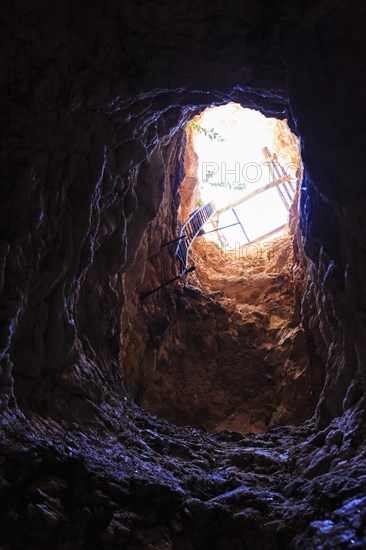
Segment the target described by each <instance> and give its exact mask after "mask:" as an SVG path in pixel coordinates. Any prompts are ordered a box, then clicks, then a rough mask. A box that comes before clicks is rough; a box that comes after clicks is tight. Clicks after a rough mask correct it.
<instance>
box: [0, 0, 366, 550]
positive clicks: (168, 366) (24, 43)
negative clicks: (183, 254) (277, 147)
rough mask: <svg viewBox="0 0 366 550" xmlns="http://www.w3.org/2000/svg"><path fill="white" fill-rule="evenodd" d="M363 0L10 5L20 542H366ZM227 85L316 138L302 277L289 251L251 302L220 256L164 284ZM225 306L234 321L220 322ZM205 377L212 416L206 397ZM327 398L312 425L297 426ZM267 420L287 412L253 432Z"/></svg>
mask: <svg viewBox="0 0 366 550" xmlns="http://www.w3.org/2000/svg"><path fill="white" fill-rule="evenodd" d="M364 9H365V8H364V5H363V3H361V2H357V1H356V2H352V3H345V2H338V1H332V0H331V1H330V2H320V3H314V2H307V3H302V4H301V5H299V6H294V5H293V3H291V2H281V3H277V2H275V3H274V4H273V3H272V4H271V5H269V4H268V3H265V2H262V1H254V2H250V3H244V4H241V3H235V4H233V5H232V6H230V7H229V6H228V5H227V3H225V4H224V3H222V2H221V1H216V0H214V1H213V2H205V1H204V2H202V3H201V4H199V5H198V4H197V3H194V4H193V3H192V5H191V3H189V2H188V3H185V4H184V5H183V4H172V3H171V4H169V5H168V4H167V5H158V4H154V3H148V2H145V1H144V0H143V1H142V2H139V3H137V2H130V1H125V2H116V3H107V4H105V3H104V4H103V3H100V4H98V5H97V6H94V5H90V4H88V5H85V6H82V5H81V4H80V3H75V2H68V1H66V2H63V3H59V4H58V5H55V4H51V3H47V2H45V1H44V0H41V1H40V2H37V3H25V2H22V1H21V0H19V1H15V2H13V3H12V4H11V6H10V5H9V6H6V7H4V9H3V15H4V19H3V23H2V27H1V28H2V33H1V41H2V48H1V69H2V70H1V77H0V93H1V103H0V105H1V107H0V108H1V121H2V123H1V145H2V157H1V162H0V170H1V186H0V296H1V307H0V410H1V419H0V495H1V499H0V511H1V514H0V546H1V547H2V548H4V549H6V550H8V549H9V550H10V549H15V550H18V549H24V548H26V549H30V550H33V549H34V550H36V549H37V550H38V549H43V548H44V549H46V548H50V547H52V548H55V549H57V550H65V549H77V548H95V549H100V548H102V549H106V550H107V549H110V548H127V549H129V550H136V549H140V548H150V549H153V548H155V549H156V548H159V549H161V550H163V549H174V550H180V549H194V550H196V549H204V548H213V549H217V550H219V549H227V548H235V549H236V548H237V549H243V550H244V549H246V548H268V549H271V548H273V549H275V548H324V549H325V548H351V547H352V548H354V547H356V548H357V547H358V548H363V547H364V546H365V545H366V541H365V536H364V533H365V476H364V460H365V447H364V444H365V403H364V377H365V356H366V349H365V345H366V344H365V342H366V338H365V334H366V320H365V314H364V313H365V293H366V289H365V281H366V277H365V265H366V256H365V218H364V211H365V202H366V200H365V190H364V186H363V181H364V178H363V174H362V168H363V165H362V163H361V162H360V159H362V158H363V155H364V145H365V144H364V139H363V137H364V118H363V115H364V100H363V84H364V71H363V64H362V59H363V56H362V53H363V49H364V39H363V36H364V32H363V20H364ZM228 101H235V102H237V103H240V104H241V105H243V106H245V107H253V108H256V109H258V110H261V111H262V112H263V113H264V114H266V115H270V116H276V117H278V118H287V119H288V120H289V121H290V125H291V127H292V128H293V129H294V131H295V132H296V133H297V135H298V136H299V138H300V141H301V145H302V158H303V162H304V179H303V182H302V187H301V192H300V207H299V223H298V225H297V227H296V228H293V235H294V237H293V242H292V243H290V245H289V241H287V245H286V247H288V254H286V256H285V260H284V261H285V262H286V266H288V268H287V267H286V270H285V271H284V274H285V277H284V278H283V279H280V278H279V277H278V266H277V267H276V262H277V260H278V261H280V260H279V257H278V255H277V256H275V262H274V263H273V262H272V259H271V260H268V259H265V260H263V261H264V264H263V266H262V267H261V268H263V267H264V269H265V271H264V272H262V273H261V274H258V273H256V272H255V269H256V267H255V266H251V267H250V270H251V271H250V274H251V276H252V277H253V278H254V279H255V280H256V286H255V289H256V293H257V296H256V297H255V298H254V296H253V295H252V294H251V292H252V290H251V289H248V291H247V292H245V293H244V294H241V296H244V297H242V298H240V299H239V298H238V295H237V293H236V286H237V285H236V281H235V277H234V275H233V278H232V280H231V283H230V285H228V286H226V287H225V288H226V290H225V292H228V295H227V297H225V296H223V295H222V294H221V292H222V291H221V290H220V285H221V284H222V273H221V272H220V270H218V272H217V274H216V275H215V280H213V278H212V276H211V274H210V277H209V274H208V273H205V272H204V270H203V269H202V270H201V271H200V272H198V273H197V278H196V279H194V276H192V278H191V279H190V281H189V284H187V285H185V286H184V285H182V284H175V285H174V286H173V287H171V289H169V290H166V291H164V292H161V293H160V294H159V295H158V294H156V295H154V296H152V297H151V298H149V299H148V300H146V301H145V302H144V303H141V301H140V294H141V292H143V291H147V290H149V289H150V288H152V287H154V286H157V285H158V284H159V283H161V281H164V280H166V279H168V278H170V277H171V276H172V275H174V274H175V273H176V271H175V270H176V264H175V261H174V258H173V256H172V253H171V249H169V248H164V249H163V251H162V252H161V251H160V245H161V243H162V242H164V241H166V240H169V239H170V238H172V237H173V236H175V235H176V233H177V228H178V208H179V200H180V199H179V193H178V192H179V188H180V186H181V183H182V181H183V179H184V152H185V145H186V138H185V133H184V127H185V124H186V122H187V121H188V120H189V119H191V118H192V117H193V116H194V115H197V114H198V113H200V112H201V111H202V110H203V109H205V108H206V107H207V106H209V105H220V104H224V103H227V102H228ZM292 247H293V248H292ZM197 253H198V251H197ZM292 256H294V262H293V261H292ZM290 266H294V268H293V269H294V270H293V276H291V277H289V276H288V273H291V272H289V271H288V269H290ZM223 269H230V268H229V267H228V266H227V265H224V264H223V265H222V270H223ZM276 269H277V271H276ZM291 269H292V267H291ZM243 282H244V281H243V279H241V281H240V284H241V286H242V285H243ZM273 295H274V296H276V298H277V302H273V301H271V299H270V298H271V296H273ZM259 298H261V300H260V306H259V305H258V303H259V302H258V300H259ZM234 300H236V303H234ZM240 300H241V301H240ZM255 310H257V312H256V313H255ZM254 315H255V319H254V320H253V316H254ZM203 317H205V322H206V323H207V326H208V327H210V330H209V331H208V332H207V333H205V334H204V338H201V339H199V340H197V341H195V340H194V339H193V338H192V334H197V333H198V328H199V325H200V323H201V321H202V319H203ZM182 319H183V320H184V322H183V323H182V322H181V320H182ZM178 321H179V322H178ZM193 329H194V330H193ZM215 334H222V335H224V339H223V341H220V340H219V339H217V338H216V339H215V338H213V335H215ZM263 334H266V337H265V338H264V337H263ZM248 337H250V339H251V341H253V342H255V348H254V349H251V350H249V349H248V348H246V351H245V353H246V355H245V357H246V360H245V362H244V366H245V369H246V368H247V365H249V364H251V365H252V366H253V367H254V366H255V367H256V370H254V368H253V369H252V368H251V369H250V371H249V370H245V373H246V380H247V381H248V384H247V388H249V386H250V388H251V390H250V393H242V389H243V386H242V385H241V384H240V383H237V382H238V379H237V378H236V377H237V376H238V373H239V371H240V372H241V370H240V369H238V368H237V366H238V365H239V363H240V364H241V365H242V364H243V361H242V357H243V355H241V356H240V359H239V358H238V354H239V349H238V345H240V343H241V342H247V339H248ZM146 338H147V340H146ZM188 341H190V342H191V345H190V349H188V347H187V343H188ZM265 341H266V342H268V343H269V348H268V349H263V342H265ZM230 342H232V344H233V345H232V346H230V345H229V344H230ZM220 346H222V347H223V349H224V351H225V353H226V355H227V357H228V363H227V364H226V365H224V366H223V368H219V365H217V364H215V357H214V354H215V353H216V351H217V350H218V349H219V347H220ZM246 346H247V344H245V346H244V347H246ZM261 346H262V348H261ZM210 350H213V352H212V351H210ZM240 353H241V354H242V353H243V352H242V350H241V351H240ZM173 357H176V358H177V361H176V362H172V358H173ZM266 357H267V359H266ZM190 358H192V360H190ZM178 359H179V361H178ZM266 361H267V365H270V368H271V369H272V371H273V377H272V379H266V373H267V369H264V365H266ZM194 362H196V364H194ZM235 362H236V367H235V369H234V370H232V369H231V367H232V365H233V364H234V365H235ZM121 365H122V367H123V372H124V377H125V380H126V385H127V387H128V390H129V391H126V389H125V386H124V380H123V378H122V369H121ZM154 366H156V368H155V367H154ZM179 368H182V369H183V370H184V372H183V374H184V375H185V378H184V381H182V384H181V387H179V386H177V383H176V382H175V381H176V380H178V379H179V376H182V374H181V372H180V371H179ZM205 368H207V369H211V373H213V375H214V377H216V379H217V377H219V376H221V380H220V384H215V385H214V386H215V387H214V388H213V382H212V376H210V377H209V376H207V373H206V372H205ZM197 370H199V372H200V373H201V375H202V384H201V386H200V387H199V389H198V388H196V393H197V392H198V393H197V395H198V397H199V398H201V399H203V396H204V397H205V410H204V411H203V410H202V411H200V410H198V408H199V407H198V405H197V404H196V402H195V401H194V399H193V398H194V394H193V395H192V393H193V391H194V389H195V388H194V387H192V385H191V382H190V380H191V374H193V373H194V374H195V375H197ZM254 372H256V373H257V374H256V376H255V375H254ZM172 374H174V376H175V378H174V377H172ZM162 381H163V383H162ZM186 381H187V383H186ZM228 381H230V383H229V382H228ZM183 382H184V384H183ZM174 385H175V387H174ZM302 388H303V391H301V390H302ZM213 389H215V393H213V392H212V390H213ZM218 390H219V392H220V401H219V404H221V403H223V402H224V400H223V397H225V395H224V394H225V392H226V394H227V397H225V399H226V401H228V400H229V398H230V397H231V396H232V398H233V399H234V398H235V400H236V402H237V408H236V412H235V415H236V416H235V415H234V416H233V417H232V418H230V419H229V420H228V418H229V416H228V415H230V411H229V410H226V409H225V410H224V411H222V414H221V411H220V415H217V405H218V402H217V398H218V397H217V396H218V395H219V394H218V393H217V391H218ZM234 390H235V391H234ZM173 391H176V394H175V395H174V394H173ZM164 392H165V393H164ZM184 392H186V393H184ZM199 392H201V394H200V393H199ZM208 392H211V397H210V398H208ZM131 394H133V395H134V396H135V399H136V401H137V402H141V403H143V404H145V405H146V406H148V407H150V405H149V403H150V404H151V403H153V402H154V403H155V404H156V403H157V399H159V401H160V404H159V407H160V409H159V410H156V409H155V410H156V412H159V414H164V415H165V416H166V417H167V418H171V419H172V420H174V422H177V423H178V422H179V423H184V422H186V423H187V422H188V423H189V422H190V421H191V420H192V423H193V422H195V423H196V425H200V426H205V427H207V428H209V429H216V430H220V429H221V428H222V427H224V426H225V428H226V430H224V431H218V432H217V433H215V434H208V433H205V432H203V431H200V430H198V429H195V428H193V427H187V428H183V427H177V426H175V425H174V424H171V423H169V422H167V421H165V420H161V419H157V418H156V417H154V416H152V415H151V414H149V413H148V412H146V411H145V410H143V409H141V408H140V407H139V406H137V405H136V404H135V403H134V402H133V400H132V399H131V397H130V396H131ZM274 395H276V397H274ZM318 396H319V398H318ZM290 397H291V398H290ZM246 399H248V400H252V401H251V403H250V405H251V406H250V407H249V406H248V407H247V408H245V407H244V408H243V409H242V410H241V409H240V407H239V403H240V402H241V400H244V401H245V400H246ZM267 399H268V400H269V401H270V403H269V404H268V406H267V407H265V401H266V400H267ZM144 400H145V401H144ZM188 400H189V402H190V407H187V402H188ZM197 402H198V401H197ZM170 404H171V405H172V406H173V405H174V406H175V409H174V410H173V409H172V407H171V406H170ZM178 405H179V406H178ZM181 405H182V407H183V406H184V408H185V410H184V418H183V408H182V407H180V406H181ZM154 406H155V405H154ZM315 406H316V410H315V414H314V416H313V417H312V419H311V420H308V421H307V422H305V423H304V424H302V425H301V426H297V427H294V426H282V427H281V426H279V425H280V424H282V423H283V422H286V423H291V424H299V423H301V422H302V421H303V420H304V419H305V418H309V417H310V416H311V414H312V410H313V408H314V407H315ZM197 407H198V408H197ZM253 407H257V411H258V414H257V415H256V416H255V415H254V417H252V416H250V415H251V413H250V412H249V409H250V411H253ZM189 408H190V409H191V413H192V414H191V416H190V417H187V416H186V414H187V410H188V409H189ZM197 418H200V420H199V422H196V419H197ZM184 419H186V420H184ZM224 421H225V424H222V422H224ZM243 425H244V426H246V427H247V428H244V430H245V429H251V430H256V431H261V430H263V431H264V430H265V429H266V428H268V427H270V428H271V427H272V429H270V430H269V431H268V432H267V433H264V434H258V433H257V434H247V435H243V434H242V433H239V431H237V430H239V429H240V431H241V429H242V428H241V427H242V426H243ZM273 426H277V427H273ZM233 429H234V430H235V431H232V430H233Z"/></svg>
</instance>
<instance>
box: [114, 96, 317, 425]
mask: <svg viewBox="0 0 366 550" xmlns="http://www.w3.org/2000/svg"><path fill="white" fill-rule="evenodd" d="M233 129H234V132H232V130H233ZM245 130H246V132H245ZM230 131H231V133H232V135H231V136H230ZM243 132H244V134H245V133H246V139H243ZM254 132H255V133H256V136H255V139H254V136H253V133H254ZM235 142H237V143H236V147H234V145H235ZM184 143H185V150H184V167H185V175H184V177H182V178H181V179H180V181H179V188H178V191H179V197H180V199H179V208H178V211H177V219H178V223H177V221H174V220H172V227H174V223H175V224H176V230H175V233H174V229H173V231H172V232H171V233H169V234H167V237H163V236H162V241H161V242H164V241H168V242H169V239H172V238H173V241H174V238H176V236H177V234H178V231H179V229H180V227H182V225H183V224H184V222H185V221H186V220H187V219H188V218H189V217H190V215H191V214H192V212H194V211H197V209H199V208H201V207H202V205H203V204H204V203H206V202H209V201H215V203H216V207H217V208H218V209H219V210H220V209H225V208H226V207H227V206H228V205H229V207H230V204H231V203H233V202H234V203H235V201H236V200H237V199H238V197H239V198H240V199H241V198H243V196H244V199H245V197H246V196H248V195H249V196H252V199H251V201H249V200H248V204H249V203H250V202H253V204H252V205H251V206H250V208H251V210H252V213H253V212H254V215H253V214H251V220H249V223H248V216H247V215H246V213H244V216H243V213H242V212H241V211H240V209H239V210H238V214H239V215H238V222H239V224H238V225H239V227H240V226H241V225H243V219H246V225H247V228H248V227H249V229H248V231H249V230H250V231H251V232H252V235H251V236H252V238H251V239H249V238H248V239H246V242H243V239H242V237H243V233H244V232H243V231H242V229H241V228H240V229H239V230H238V228H229V229H234V232H233V233H232V235H231V237H229V238H226V237H225V233H224V232H221V231H218V232H217V231H215V229H216V228H217V227H218V226H222V225H226V224H227V225H230V222H232V220H230V219H227V220H226V219H225V213H224V215H220V216H217V217H216V219H215V218H214V217H212V218H211V219H210V222H209V223H207V224H206V225H205V231H206V232H207V237H211V236H217V235H219V238H217V237H214V238H206V237H205V235H203V236H202V237H203V238H197V239H195V241H194V243H193V245H192V248H191V249H190V253H189V257H190V265H194V266H195V271H194V273H191V274H189V277H188V276H187V277H185V278H184V279H182V280H181V281H179V282H178V283H174V284H173V285H170V286H167V287H164V288H163V289H161V290H159V291H158V292H156V293H154V294H153V295H150V296H149V299H148V300H146V301H143V302H142V304H140V305H138V306H137V307H136V310H135V313H134V319H133V322H134V323H135V327H136V331H137V332H139V336H138V340H137V338H136V335H135V334H134V332H133V330H130V331H126V336H125V338H126V342H127V346H126V352H125V355H124V360H123V369H124V374H125V379H126V386H127V389H128V391H129V392H130V394H131V395H132V397H133V398H134V400H135V402H136V403H137V404H138V405H140V406H141V407H142V408H144V409H145V410H147V411H149V412H150V413H153V414H155V415H157V416H158V417H160V418H165V419H167V420H170V421H171V422H173V423H175V424H177V425H189V426H193V427H198V428H204V429H206V430H208V431H220V430H223V429H228V430H235V431H237V432H241V433H245V432H250V431H251V432H266V431H267V430H268V429H271V428H273V427H276V426H279V425H283V424H294V425H298V424H301V423H302V422H303V421H304V420H306V419H307V418H309V417H310V416H311V415H312V414H313V412H314V406H315V395H318V394H317V393H316V391H315V392H314V384H313V382H314V381H313V376H314V374H313V372H312V370H313V364H312V358H311V357H310V354H309V349H308V338H307V335H306V334H305V331H304V328H303V327H302V325H301V321H300V291H301V290H302V285H303V274H302V271H301V269H300V268H298V269H297V270H296V269H295V255H294V239H295V228H296V227H297V221H298V199H299V196H298V191H299V184H300V180H301V175H302V165H301V156H300V144H299V140H298V138H297V137H296V136H295V135H294V134H293V133H292V132H291V131H290V129H289V127H288V125H287V121H286V120H280V119H277V118H266V117H265V116H264V115H262V114H261V113H260V112H258V111H255V110H249V109H244V108H243V107H242V106H241V105H239V104H236V103H234V102H230V103H228V104H225V105H223V106H218V107H212V106H211V107H208V108H207V109H205V110H204V111H201V113H200V114H198V115H196V116H195V117H194V118H193V119H192V120H191V121H190V122H188V124H187V126H186V129H185V141H184ZM207 144H209V145H211V146H212V147H211V148H207ZM225 148H226V150H225ZM246 149H248V150H246ZM220 150H221V151H220ZM269 150H271V153H268V154H266V151H269ZM243 152H244V154H243ZM260 156H262V158H260ZM213 159H214V160H213ZM236 162H237V163H238V164H239V165H240V164H241V165H242V166H241V169H240V174H239V176H238V177H240V178H242V174H243V173H245V174H247V175H248V173H249V172H250V169H251V168H253V167H254V168H256V169H257V171H258V168H259V169H261V168H263V167H264V168H266V166H265V165H266V164H269V165H270V166H269V167H270V168H272V174H271V172H270V170H267V173H265V170H262V173H263V175H262V177H259V178H258V177H256V178H254V179H255V181H252V182H250V181H249V182H248V181H244V180H243V179H241V180H240V181H235V177H236V176H237V173H236V171H235V169H234V170H232V167H233V166H235V163H236ZM225 163H226V173H227V174H228V175H229V179H227V180H226V181H220V182H219V183H223V184H224V185H210V182H209V181H207V179H208V180H210V177H209V178H207V177H206V181H203V180H204V178H203V177H201V176H202V173H203V171H204V172H205V175H206V176H207V174H208V173H209V174H210V173H211V172H212V171H214V172H215V169H216V168H217V167H218V166H219V167H220V168H221V166H222V164H225ZM274 163H276V167H277V168H278V167H280V168H282V169H284V168H286V170H287V173H285V174H284V173H283V171H282V172H280V173H278V172H277V171H276V170H273V164H274ZM267 168H268V167H267ZM213 169H214V170H213ZM230 172H231V173H230ZM211 175H212V176H215V174H211ZM271 175H272V179H271ZM231 176H234V181H233V179H230V177H231ZM248 179H249V178H248V176H247V180H248ZM214 183H215V182H214ZM216 183H217V182H216ZM290 184H291V186H292V187H290ZM263 188H264V189H263ZM286 192H287V195H286ZM271 193H274V195H273V194H271ZM267 194H268V198H267V199H266V200H265V201H264V202H263V201H262V204H261V203H260V202H259V203H258V202H256V198H257V197H258V196H259V195H261V196H265V195H267ZM285 197H286V198H285ZM164 200H165V199H163V203H164ZM169 200H171V199H170V198H169V196H168V197H167V199H166V201H167V202H166V205H168V203H169ZM275 201H276V203H275ZM285 201H286V206H285V205H284V202H285ZM239 206H240V205H239ZM235 208H236V207H235ZM233 209H234V208H233V207H231V208H230V210H231V213H232V211H233ZM258 210H259V212H260V213H261V215H258ZM272 211H276V212H275V214H276V215H274V216H272V218H271V220H270V223H269V224H268V218H269V217H270V216H269V212H272ZM167 212H168V208H167V206H166V207H164V208H162V210H161V215H160V216H159V215H158V216H157V221H156V224H153V225H152V227H151V229H150V231H149V232H148V234H147V237H146V243H149V242H154V239H156V233H158V232H161V225H162V224H165V225H164V226H166V224H167V218H166V216H167ZM236 213H237V212H236V211H235V214H236ZM276 216H277V217H276ZM281 216H282V217H281ZM258 219H262V222H264V224H266V223H267V225H263V224H262V225H260V224H259V225H258V224H257V226H255V222H256V221H258ZM271 224H272V225H271ZM235 229H237V230H238V231H239V234H240V236H239V237H238V233H235ZM210 231H211V232H210ZM255 231H257V233H255ZM230 241H231V243H232V245H231V246H230ZM175 244H176V243H174V247H175ZM174 247H172V249H171V250H170V251H169V247H167V248H164V249H161V248H160V249H159V248H158V246H155V248H154V253H153V254H151V255H150V256H148V261H147V267H146V271H145V273H144V280H143V283H142V289H144V290H145V289H146V290H147V291H148V290H149V289H150V288H154V287H159V283H160V282H161V280H164V278H165V279H169V277H170V276H171V273H172V270H174V267H172V265H173V264H174V262H176V258H174ZM172 262H173V264H172ZM135 269H136V266H135ZM132 274H133V276H134V277H135V274H136V271H135V270H132ZM157 274H158V275H159V277H160V280H159V279H158V278H157ZM126 280H127V281H128V280H129V278H128V276H127V279H126ZM152 281H154V283H155V284H154V285H153V284H152ZM127 288H128V287H127ZM137 327H138V328H137ZM142 341H144V342H145V345H143V344H142ZM138 348H139V349H138Z"/></svg>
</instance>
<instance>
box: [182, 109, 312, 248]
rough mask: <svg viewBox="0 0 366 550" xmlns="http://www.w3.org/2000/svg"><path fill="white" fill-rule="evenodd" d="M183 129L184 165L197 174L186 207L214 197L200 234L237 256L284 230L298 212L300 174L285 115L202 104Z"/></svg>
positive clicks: (297, 145)
mask: <svg viewBox="0 0 366 550" xmlns="http://www.w3.org/2000/svg"><path fill="white" fill-rule="evenodd" d="M187 132H189V133H190V134H191V136H190V138H189V139H188V148H193V150H194V151H193V152H192V154H191V155H190V156H191V158H192V159H193V161H194V162H193V166H189V165H188V166H186V170H188V172H189V173H190V177H193V178H196V179H197V183H196V185H195V186H194V184H193V185H192V182H190V192H191V193H192V202H191V207H192V208H193V207H194V206H196V207H197V208H198V207H200V206H202V205H203V204H206V203H209V202H210V201H213V202H214V204H215V208H216V210H215V212H214V214H213V215H212V216H211V217H210V219H209V220H208V222H207V223H206V224H205V231H204V235H203V237H204V239H209V240H211V241H213V242H214V243H217V244H218V245H219V246H220V247H221V248H222V249H223V250H224V251H225V253H229V254H230V255H231V256H235V257H237V258H240V256H242V255H243V254H246V255H248V251H249V250H251V249H253V245H254V248H257V249H259V247H256V246H255V245H256V244H257V243H265V241H267V242H268V241H269V240H271V239H272V238H273V237H276V236H279V235H281V234H283V232H284V231H285V230H286V229H288V226H289V222H290V221H293V219H294V217H297V215H298V204H297V203H298V189H299V186H300V185H301V177H302V162H301V154H300V143H299V140H298V138H297V137H296V136H295V134H293V133H292V132H291V130H290V128H289V126H288V123H287V120H286V119H285V120H280V119H277V118H267V117H266V116H264V115H263V114H262V113H260V112H259V111H257V110H254V109H248V108H243V107H242V106H241V105H240V104H236V103H233V102H230V103H228V104H226V105H223V106H218V107H216V106H213V107H208V108H207V109H205V110H204V111H203V112H202V113H200V114H199V115H197V116H196V117H195V118H194V119H193V120H191V121H190V122H189V123H188V126H187ZM195 154H196V155H197V157H198V162H197V161H196V158H195ZM194 172H196V173H194ZM185 185H187V181H186V182H185ZM183 193H184V190H183ZM184 213H185V212H184ZM248 245H252V247H250V246H249V247H248Z"/></svg>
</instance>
